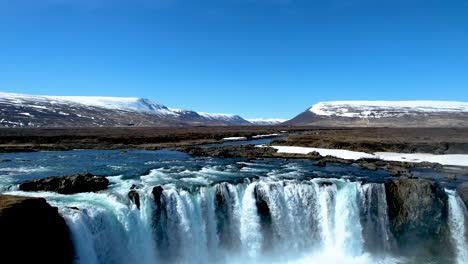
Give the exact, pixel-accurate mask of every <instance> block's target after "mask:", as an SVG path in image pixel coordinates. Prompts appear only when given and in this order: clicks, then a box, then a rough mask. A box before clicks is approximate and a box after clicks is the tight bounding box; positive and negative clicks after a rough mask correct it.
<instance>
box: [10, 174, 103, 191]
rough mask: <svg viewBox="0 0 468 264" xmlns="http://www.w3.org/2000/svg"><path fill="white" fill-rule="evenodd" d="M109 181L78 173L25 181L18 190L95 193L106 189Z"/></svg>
mask: <svg viewBox="0 0 468 264" xmlns="http://www.w3.org/2000/svg"><path fill="white" fill-rule="evenodd" d="M108 185H109V180H108V179H106V178H105V177H99V176H96V175H93V174H91V173H80V174H73V175H67V176H51V177H47V178H43V179H37V180H32V181H26V182H23V183H21V184H20V186H19V189H20V190H21V191H26V192H38V191H46V192H56V193H60V194H74V193H81V192H97V191H102V190H105V189H107V186H108Z"/></svg>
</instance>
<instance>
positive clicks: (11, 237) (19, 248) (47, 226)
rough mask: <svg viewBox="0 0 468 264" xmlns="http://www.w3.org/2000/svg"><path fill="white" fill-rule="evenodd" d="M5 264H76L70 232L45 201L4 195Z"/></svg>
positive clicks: (0, 220)
mask: <svg viewBox="0 0 468 264" xmlns="http://www.w3.org/2000/svg"><path fill="white" fill-rule="evenodd" d="M0 234H1V235H0V248H1V251H2V256H1V262H2V263H52V264H55V263H57V264H59V263H60V264H66V263H73V257H74V250H73V244H72V241H71V239H70V233H69V229H68V227H67V225H66V223H65V220H64V219H63V218H62V216H60V215H59V213H58V209H57V208H56V207H52V206H50V205H49V204H48V203H47V202H46V200H45V199H43V198H32V197H22V196H12V195H0Z"/></svg>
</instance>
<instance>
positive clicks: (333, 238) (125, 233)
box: [0, 152, 468, 264]
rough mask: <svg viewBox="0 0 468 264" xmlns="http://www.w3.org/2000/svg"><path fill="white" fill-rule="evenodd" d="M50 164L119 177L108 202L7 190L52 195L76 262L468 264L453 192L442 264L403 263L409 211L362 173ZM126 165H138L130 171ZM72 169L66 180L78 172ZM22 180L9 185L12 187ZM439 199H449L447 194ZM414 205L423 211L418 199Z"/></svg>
mask: <svg viewBox="0 0 468 264" xmlns="http://www.w3.org/2000/svg"><path fill="white" fill-rule="evenodd" d="M93 153H94V152H93ZM93 153H91V154H93ZM85 154H90V153H88V152H86V153H85ZM38 155H39V154H38ZM43 155H46V156H47V157H49V156H50V158H47V159H45V160H44V159H40V160H39V161H38V163H40V164H44V166H47V167H53V168H54V170H57V168H59V169H60V168H61V167H60V166H61V164H58V163H62V162H61V158H59V157H57V156H56V155H60V156H64V157H66V158H67V160H68V162H69V163H67V164H70V162H72V161H73V162H74V163H73V164H77V165H76V166H78V164H79V165H80V166H81V164H82V163H83V164H90V163H92V164H94V163H95V162H102V163H99V164H97V165H96V168H97V170H98V172H100V171H101V170H102V171H104V172H107V171H108V170H109V167H108V166H107V165H108V163H109V161H111V162H113V163H114V165H115V166H114V165H113V166H112V170H115V172H114V173H112V174H111V175H119V176H113V177H108V179H109V180H110V182H111V185H110V186H109V189H108V190H106V191H104V192H101V193H81V194H74V195H60V194H54V193H25V192H19V191H17V190H15V189H14V188H13V189H12V188H10V187H8V186H6V185H5V184H3V183H0V189H2V188H3V190H10V193H11V194H17V195H30V196H40V197H44V198H46V199H47V201H48V202H49V203H50V204H51V205H53V206H57V207H58V208H59V210H60V212H61V214H62V215H63V216H64V218H65V220H66V222H67V224H68V226H69V228H70V230H71V235H72V239H73V242H74V246H75V252H76V261H75V262H76V263H77V264H80V263H86V264H88V263H91V264H93V263H94V264H98V263H99V264H100V263H105V264H111V263H112V264H127V263H143V264H149V263H180V264H184V263H195V264H196V263H226V264H236V263H243V264H246V263H260V264H261V263H278V264H280V263H281V264H282V263H291V264H292V263H297V264H299V263H325V264H332V263H336V264H343V263H347V264H348V263H350V264H353V263H356V264H357V263H359V264H361V263H362V264H370V263H405V264H406V263H408V264H412V263H434V264H438V263H444V264H445V263H457V264H460V263H468V261H467V254H468V253H467V241H466V239H467V236H468V234H467V233H466V228H467V224H466V223H467V222H466V221H467V219H468V216H467V211H466V207H465V204H464V203H463V202H462V201H461V200H460V197H458V196H457V194H456V193H455V192H454V191H450V190H447V191H446V193H447V194H448V201H447V202H446V201H445V200H444V201H443V203H442V202H441V203H440V204H441V205H440V206H441V207H439V208H442V209H441V210H443V211H442V212H445V211H446V214H445V213H442V214H441V215H440V218H439V219H440V221H439V222H438V223H441V226H440V230H441V233H440V234H441V237H442V236H443V239H445V240H441V241H444V242H445V241H446V242H447V243H445V244H444V245H443V246H444V247H440V248H443V249H446V250H445V251H444V252H447V254H446V255H447V257H445V256H444V258H442V257H440V256H439V252H438V251H437V250H438V249H439V246H438V245H439V244H437V243H436V246H435V247H434V248H435V252H429V254H431V253H433V254H432V255H424V254H426V253H427V251H424V250H422V251H421V252H423V253H422V256H421V255H417V256H415V257H414V258H413V256H408V255H404V254H403V253H401V252H402V251H401V243H400V242H401V238H402V236H401V233H400V234H398V233H397V231H396V228H395V226H396V223H395V221H396V220H395V219H396V218H395V217H396V216H395V210H393V209H395V208H394V207H395V203H397V204H400V205H401V204H402V203H401V201H398V200H396V199H398V198H395V195H394V193H392V192H387V191H388V186H389V185H387V183H386V184H383V183H371V182H372V181H373V179H374V178H373V176H372V175H369V174H370V173H371V172H365V175H362V173H363V172H362V171H361V170H360V169H356V168H354V167H353V166H349V167H334V168H332V169H333V170H336V172H334V171H320V170H322V169H324V168H321V167H315V166H314V167H310V166H311V165H310V163H307V162H306V161H303V162H300V161H297V162H292V161H284V160H278V159H274V160H257V161H255V162H250V161H249V162H246V161H244V160H242V161H235V160H234V161H233V160H229V159H205V158H200V159H191V158H187V157H179V156H178V155H180V154H176V153H175V154H174V153H172V154H171V153H166V152H164V153H161V154H160V155H161V157H160V159H158V160H154V157H153V155H155V154H154V152H151V153H140V152H135V153H132V152H130V154H129V153H120V152H106V153H101V152H100V153H98V154H96V155H94V154H93V155H91V156H90V157H91V158H90V157H88V155H84V154H82V153H81V152H67V154H64V153H60V154H54V153H45V154H40V155H39V157H43ZM67 155H69V157H68V156H67ZM103 155H104V156H103ZM105 155H108V156H105ZM129 155H130V157H133V158H132V159H131V160H132V161H133V162H135V163H134V164H136V163H137V165H128V166H125V164H126V162H128V159H129ZM80 157H84V158H83V159H84V161H82V160H80ZM96 157H99V159H98V158H96ZM12 160H14V159H12ZM90 160H91V161H90ZM141 160H144V164H143V165H142V164H141ZM86 162H88V163H86ZM139 162H140V163H139ZM13 163H14V162H13ZM18 164H19V165H18V166H22V165H21V163H18ZM116 164H117V165H119V164H120V165H119V166H117V165H116ZM13 165H14V164H12V167H14V166H13ZM41 166H42V165H41ZM307 166H309V167H307ZM80 168H81V167H80ZM131 168H136V169H135V170H134V171H133V170H131ZM142 168H144V169H142ZM15 169H20V168H15ZM63 169H64V170H65V171H60V172H59V173H63V174H66V173H68V172H69V170H68V169H69V168H63ZM124 169H125V173H123V171H122V170H124ZM325 169H326V168H325ZM75 170H77V169H75ZM147 170H149V172H148V173H142V171H147ZM353 170H356V171H353ZM343 173H346V176H344V175H343ZM348 173H357V174H358V176H356V175H354V176H353V177H350V176H348ZM359 173H361V174H359ZM96 174H98V173H96ZM142 174H143V176H142ZM45 176H47V174H42V172H40V174H39V175H29V174H25V175H24V177H28V178H29V177H30V178H39V177H45ZM374 176H377V177H379V174H378V173H377V174H376V175H374ZM15 177H18V176H16V175H13V176H11V177H10V178H8V179H4V180H5V181H6V182H7V183H11V184H15V183H18V182H19V179H15ZM21 177H23V175H21ZM346 179H349V180H346ZM361 179H363V180H362V181H361ZM380 179H381V178H380ZM368 181H369V182H368ZM363 182H364V183H363ZM379 182H381V181H379ZM7 185H8V184H7ZM4 187H7V188H4ZM130 190H132V191H133V192H137V193H138V195H139V201H140V208H137V206H136V205H135V204H134V201H131V200H130V199H129V196H128V194H129V191H130ZM390 195H393V197H392V196H390ZM387 199H388V200H387ZM438 199H445V197H444V196H443V192H442V196H439V198H438ZM423 200H424V199H423ZM387 201H388V204H387ZM437 202H439V200H437ZM437 204H439V203H437ZM409 205H410V207H411V206H413V205H415V206H421V204H418V200H417V199H416V202H415V201H411V203H410V204H409ZM423 205H424V204H423ZM445 205H447V208H445V207H446V206H445ZM426 208H427V207H424V209H426ZM429 208H432V207H429ZM390 209H391V210H390ZM397 209H398V208H397ZM411 209H414V211H411V213H416V214H418V213H421V209H419V208H414V207H411ZM418 210H419V211H418ZM397 213H398V211H397ZM403 217H404V215H403ZM421 219H423V220H421ZM426 220H427V219H426V218H418V219H417V221H426ZM419 223H421V222H419ZM397 224H398V223H397ZM413 224H414V223H413ZM422 224H423V225H418V228H420V227H422V228H424V223H422ZM447 227H448V228H447ZM418 230H419V229H418ZM434 230H435V229H434ZM399 231H401V229H400V230H399ZM403 232H404V231H403ZM413 232H414V230H413ZM428 236H430V234H428ZM411 238H413V237H411ZM438 238H439V237H436V239H438ZM424 239H425V237H415V240H414V241H415V243H414V244H415V247H414V249H413V248H410V249H409V252H410V254H412V253H415V255H416V254H417V253H418V252H417V251H418V250H419V249H420V248H418V245H417V244H418V243H421V245H423V247H424V246H425V245H426V244H424V242H425V241H423V240H424ZM430 239H433V237H430ZM436 242H438V240H437V241H436ZM410 246H411V244H410ZM405 249H406V247H405ZM451 251H453V253H452V252H451ZM402 255H404V256H402Z"/></svg>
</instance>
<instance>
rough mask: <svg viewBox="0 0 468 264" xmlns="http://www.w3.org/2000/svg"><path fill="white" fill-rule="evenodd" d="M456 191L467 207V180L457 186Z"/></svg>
mask: <svg viewBox="0 0 468 264" xmlns="http://www.w3.org/2000/svg"><path fill="white" fill-rule="evenodd" d="M457 193H458V195H460V198H461V199H462V200H463V202H465V205H466V207H467V208H468V182H464V183H462V184H460V185H458V187H457Z"/></svg>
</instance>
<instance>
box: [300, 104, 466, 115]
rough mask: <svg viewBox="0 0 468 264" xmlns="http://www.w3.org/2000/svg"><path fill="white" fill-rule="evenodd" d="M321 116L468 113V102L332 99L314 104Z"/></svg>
mask: <svg viewBox="0 0 468 264" xmlns="http://www.w3.org/2000/svg"><path fill="white" fill-rule="evenodd" d="M309 111H310V112H312V113H314V114H316V115H319V116H339V117H350V118H384V117H401V116H405V115H418V114H424V113H463V112H466V113H468V103H466V102H454V101H331V102H320V103H317V104H315V105H313V106H312V107H311V108H310V109H309Z"/></svg>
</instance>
